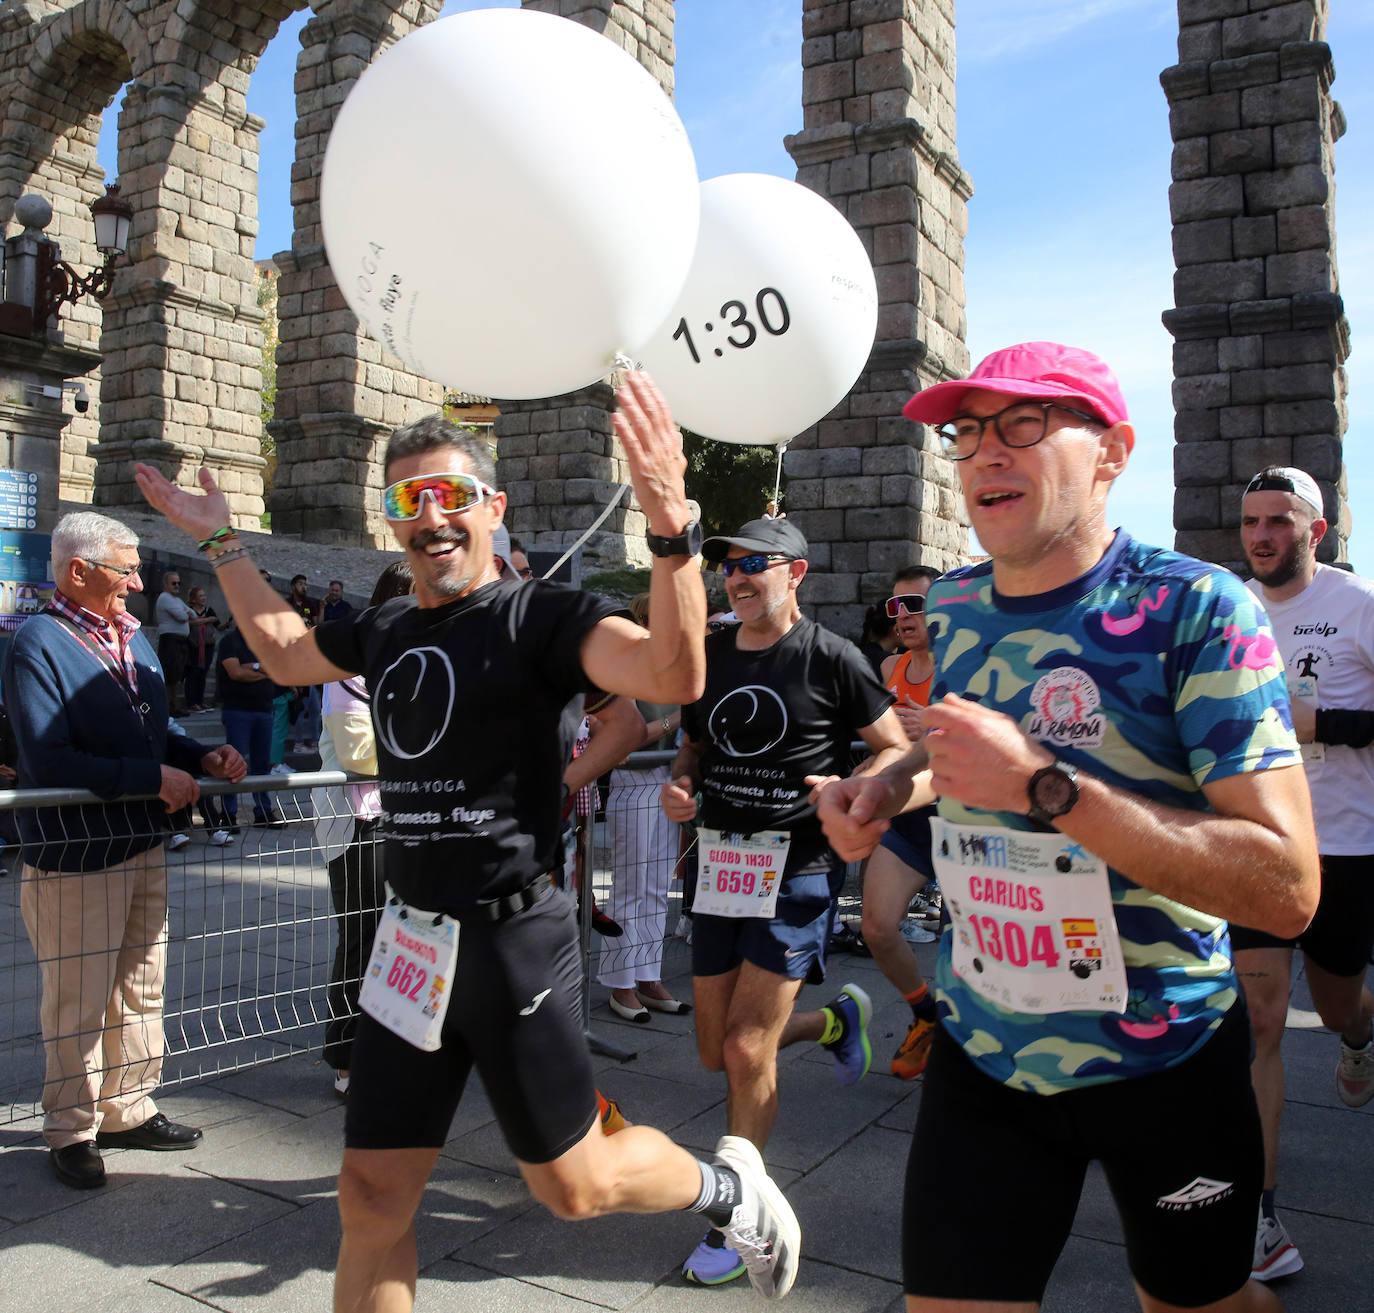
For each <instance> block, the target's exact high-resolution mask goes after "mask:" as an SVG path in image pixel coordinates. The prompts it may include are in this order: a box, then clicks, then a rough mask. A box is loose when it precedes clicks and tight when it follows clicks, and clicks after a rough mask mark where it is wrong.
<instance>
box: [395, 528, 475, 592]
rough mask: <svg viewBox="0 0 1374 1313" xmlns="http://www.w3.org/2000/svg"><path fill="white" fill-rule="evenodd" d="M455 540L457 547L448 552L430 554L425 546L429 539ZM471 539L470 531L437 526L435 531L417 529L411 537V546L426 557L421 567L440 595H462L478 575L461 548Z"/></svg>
mask: <svg viewBox="0 0 1374 1313" xmlns="http://www.w3.org/2000/svg"><path fill="white" fill-rule="evenodd" d="M438 542H442V543H452V544H453V545H454V549H455V550H454V551H453V553H452V554H451V555H449V556H430V555H429V553H428V552H426V551H425V550H424V549H425V548H426V547H427V546H428V545H429V544H430V543H438ZM468 542H469V538H468V535H467V534H466V533H465V532H461V531H459V530H457V529H453V528H445V529H437V530H435V531H434V532H432V533H417V534H416V535H415V537H414V538H412V539H411V541H410V546H411V548H412V549H414V550H415V551H417V552H418V553H419V555H420V556H421V557H422V558H423V560H424V564H423V565H422V566H421V569H423V570H424V573H425V582H426V584H427V585H428V586H429V588H430V591H431V592H434V593H436V594H437V595H438V596H440V597H459V596H461V595H462V594H463V593H464V592H465V591H466V590H467V588H468V587H469V586H470V585H471V584H472V581H473V580H474V579H475V578H476V577H477V575H476V572H475V571H474V570H473V568H472V561H471V559H470V557H469V558H468V559H465V560H463V561H462V562H461V563H460V562H459V559H458V551H459V550H460V549H461V548H463V547H464V546H466V545H467V543H468Z"/></svg>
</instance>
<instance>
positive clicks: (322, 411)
mask: <svg viewBox="0 0 1374 1313" xmlns="http://www.w3.org/2000/svg"><path fill="white" fill-rule="evenodd" d="M440 7H441V0H392V2H391V3H387V2H386V0H318V2H317V3H314V4H312V5H311V9H312V10H313V14H312V17H311V18H310V20H309V21H308V22H307V23H306V25H305V27H304V28H303V29H302V31H301V53H300V55H299V57H298V58H297V62H296V161H295V164H294V166H293V168H292V171H291V200H292V206H293V211H294V231H293V234H292V239H291V249H290V250H289V251H283V252H281V253H279V254H277V255H276V256H274V257H273V258H274V261H275V263H276V265H277V269H278V271H279V273H278V278H277V319H278V329H279V333H280V342H279V345H278V347H277V397H276V408H275V413H274V416H273V420H272V422H271V424H269V426H268V431H269V432H270V433H271V434H272V436H273V438H274V439H275V441H276V454H277V467H276V475H275V479H274V483H273V489H272V527H273V529H274V530H280V531H283V532H287V533H304V534H308V535H309V536H310V538H312V539H313V540H315V541H318V542H349V543H359V544H362V545H365V546H383V545H386V544H387V543H388V542H389V539H390V535H389V533H388V531H387V527H386V522H385V520H384V519H383V518H382V514H381V509H380V498H379V496H378V493H379V491H380V488H381V460H380V455H381V450H382V447H383V444H384V440H385V438H386V437H387V436H388V435H389V434H390V432H391V431H392V430H393V429H394V428H396V427H397V426H399V425H401V424H404V423H406V422H407V421H409V420H411V419H415V418H418V417H419V416H420V415H421V414H424V413H427V412H429V411H433V410H437V409H439V407H440V405H441V404H442V401H443V390H442V387H441V384H440V383H439V382H438V381H435V380H433V379H424V378H421V377H419V376H418V375H417V374H415V373H414V372H413V371H411V370H410V369H408V368H407V367H406V365H405V364H404V363H403V362H402V361H400V360H398V359H397V358H396V357H394V356H392V355H390V354H389V353H388V352H386V351H384V350H383V349H382V347H381V346H380V344H379V343H377V342H375V341H373V340H372V338H370V337H369V336H368V335H367V334H366V333H365V332H364V331H363V329H362V328H361V326H360V325H359V323H358V321H357V319H356V318H355V317H354V315H353V313H352V311H350V310H349V309H348V306H347V305H346V304H345V302H344V299H343V294H342V293H341V292H340V291H339V287H338V283H337V282H336V280H335V278H334V274H333V272H332V270H331V269H330V268H329V264H328V261H327V259H326V258H325V251H324V235H323V230H322V228H321V225H320V178H321V174H322V172H323V169H324V151H325V144H326V142H327V141H328V139H329V131H330V129H331V128H332V127H333V125H334V118H335V115H336V114H337V113H338V110H339V106H340V105H342V104H343V101H344V98H345V97H346V96H347V95H348V92H349V90H350V89H351V88H352V86H353V84H354V83H355V82H356V81H357V80H358V78H359V77H361V76H362V73H363V70H364V69H365V68H366V67H367V66H368V64H369V63H370V62H371V61H372V59H373V58H374V57H375V56H376V55H377V54H378V53H379V52H380V51H382V50H384V49H386V48H387V47H388V46H390V45H392V44H394V43H395V42H396V41H399V40H400V39H401V37H403V36H405V35H407V34H408V33H409V32H411V31H413V30H414V29H415V28H417V27H420V26H423V25H424V24H426V23H429V22H431V21H433V20H434V19H435V18H436V17H438V14H439V10H440Z"/></svg>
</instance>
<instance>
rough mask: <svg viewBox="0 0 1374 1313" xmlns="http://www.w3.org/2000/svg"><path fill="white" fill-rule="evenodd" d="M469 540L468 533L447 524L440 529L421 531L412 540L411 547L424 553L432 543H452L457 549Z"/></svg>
mask: <svg viewBox="0 0 1374 1313" xmlns="http://www.w3.org/2000/svg"><path fill="white" fill-rule="evenodd" d="M467 540H468V535H467V533H466V532H465V531H464V530H462V529H455V528H454V527H453V526H452V525H451V524H446V525H444V526H443V527H442V528H438V529H421V530H420V532H419V533H417V534H416V535H415V536H414V537H413V538H412V539H411V540H410V545H411V546H412V547H413V548H415V550H416V551H421V552H422V551H424V549H425V548H426V547H428V546H429V545H430V543H452V544H453V545H454V546H455V547H461V546H462V545H463V544H464V543H465V542H467Z"/></svg>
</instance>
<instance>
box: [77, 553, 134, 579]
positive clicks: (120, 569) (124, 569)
mask: <svg viewBox="0 0 1374 1313" xmlns="http://www.w3.org/2000/svg"><path fill="white" fill-rule="evenodd" d="M81 559H82V560H83V561H85V562H86V564H87V565H98V566H100V567H101V568H102V569H105V570H109V571H110V572H111V573H113V574H117V575H118V576H119V577H120V578H121V579H127V578H128V577H129V576H130V575H133V574H137V573H138V572H139V571H140V570H141V569H143V562H142V561H136V562H135V563H134V564H133V565H115V564H114V562H112V561H97V560H94V559H93V558H91V557H89V556H83V557H82V558H81Z"/></svg>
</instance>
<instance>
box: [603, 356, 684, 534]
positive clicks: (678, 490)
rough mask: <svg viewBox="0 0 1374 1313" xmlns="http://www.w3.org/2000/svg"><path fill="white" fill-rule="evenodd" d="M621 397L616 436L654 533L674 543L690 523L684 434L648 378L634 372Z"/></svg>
mask: <svg viewBox="0 0 1374 1313" xmlns="http://www.w3.org/2000/svg"><path fill="white" fill-rule="evenodd" d="M615 395H616V405H617V410H616V413H615V432H616V436H617V437H618V438H619V439H620V444H621V446H622V447H624V449H625V459H626V460H627V461H628V462H629V465H630V481H631V482H632V483H633V484H634V490H635V496H636V497H638V498H639V505H640V508H641V509H642V510H643V511H644V514H645V517H646V518H647V519H648V521H649V532H650V533H653V534H657V535H659V536H660V537H664V538H670V537H672V536H673V535H674V534H678V533H681V532H682V529H683V526H684V525H686V523H687V520H688V518H689V513H688V510H687V491H686V488H685V487H684V486H683V478H684V476H685V474H686V472H687V458H686V457H685V456H684V455H683V454H682V434H681V433H679V432H678V428H677V425H676V424H674V423H673V415H672V411H671V410H670V409H669V408H668V403H667V401H666V400H664V397H663V393H661V392H660V391H659V390H658V388H657V386H656V385H655V384H654V381H653V379H651V378H650V377H649V376H648V374H645V373H642V372H640V371H639V370H632V371H631V372H630V373H628V374H627V375H626V376H625V382H624V383H623V384H622V385H621V387H620V388H619V389H618V390H617V391H616V394H615Z"/></svg>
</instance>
